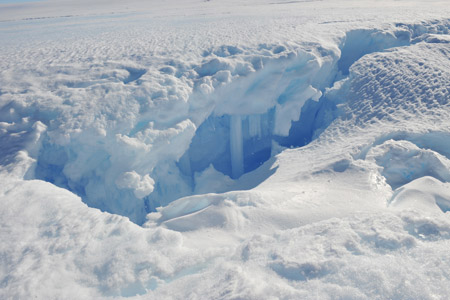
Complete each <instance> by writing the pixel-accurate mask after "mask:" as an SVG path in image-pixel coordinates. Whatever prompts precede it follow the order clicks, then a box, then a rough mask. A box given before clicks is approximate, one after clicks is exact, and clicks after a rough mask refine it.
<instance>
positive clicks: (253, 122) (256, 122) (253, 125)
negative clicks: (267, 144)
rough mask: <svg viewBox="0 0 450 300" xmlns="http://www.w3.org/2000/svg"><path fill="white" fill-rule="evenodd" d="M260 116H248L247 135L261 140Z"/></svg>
mask: <svg viewBox="0 0 450 300" xmlns="http://www.w3.org/2000/svg"><path fill="white" fill-rule="evenodd" d="M261 133H262V132H261V115H249V116H248V134H249V135H250V137H258V138H261V135H262V134H261Z"/></svg>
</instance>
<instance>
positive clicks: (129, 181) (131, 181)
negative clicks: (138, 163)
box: [116, 171, 155, 199]
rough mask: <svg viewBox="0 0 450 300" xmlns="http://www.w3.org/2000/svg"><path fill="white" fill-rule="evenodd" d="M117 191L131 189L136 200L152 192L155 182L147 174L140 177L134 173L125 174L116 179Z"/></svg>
mask: <svg viewBox="0 0 450 300" xmlns="http://www.w3.org/2000/svg"><path fill="white" fill-rule="evenodd" d="M116 184H117V187H118V188H119V189H131V190H133V193H134V195H135V196H136V198H138V199H142V198H144V197H145V196H148V195H149V194H150V193H151V192H153V189H154V185H155V181H154V180H153V179H152V178H151V177H150V176H148V174H146V175H144V176H141V175H139V174H138V173H136V172H135V171H131V172H125V173H123V174H122V175H120V176H119V177H118V178H117V179H116Z"/></svg>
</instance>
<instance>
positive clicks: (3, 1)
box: [0, 0, 41, 4]
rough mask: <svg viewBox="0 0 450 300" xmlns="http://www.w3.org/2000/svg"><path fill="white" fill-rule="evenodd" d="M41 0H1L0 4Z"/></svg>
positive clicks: (37, 0)
mask: <svg viewBox="0 0 450 300" xmlns="http://www.w3.org/2000/svg"><path fill="white" fill-rule="evenodd" d="M39 1H41V0H0V4H11V3H24V2H39Z"/></svg>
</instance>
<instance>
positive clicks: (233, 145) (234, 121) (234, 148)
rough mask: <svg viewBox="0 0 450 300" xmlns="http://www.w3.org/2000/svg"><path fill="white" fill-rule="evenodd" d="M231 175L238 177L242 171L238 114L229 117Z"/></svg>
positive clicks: (241, 144) (242, 146)
mask: <svg viewBox="0 0 450 300" xmlns="http://www.w3.org/2000/svg"><path fill="white" fill-rule="evenodd" d="M230 151H231V175H232V176H233V178H239V177H240V176H241V175H242V174H243V173H244V145H243V139H242V120H241V116H240V115H231V117H230Z"/></svg>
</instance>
